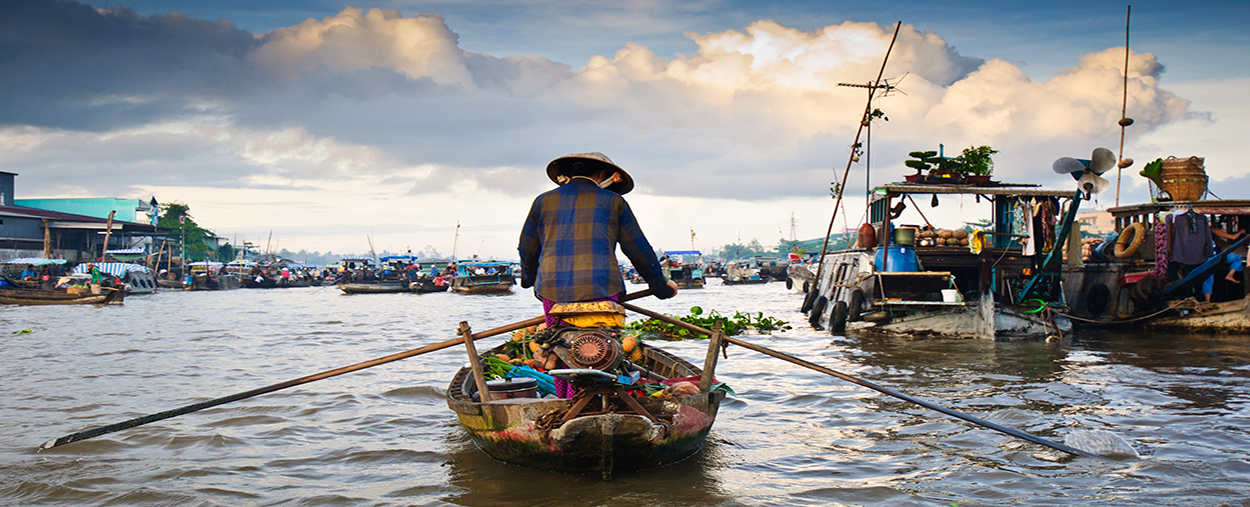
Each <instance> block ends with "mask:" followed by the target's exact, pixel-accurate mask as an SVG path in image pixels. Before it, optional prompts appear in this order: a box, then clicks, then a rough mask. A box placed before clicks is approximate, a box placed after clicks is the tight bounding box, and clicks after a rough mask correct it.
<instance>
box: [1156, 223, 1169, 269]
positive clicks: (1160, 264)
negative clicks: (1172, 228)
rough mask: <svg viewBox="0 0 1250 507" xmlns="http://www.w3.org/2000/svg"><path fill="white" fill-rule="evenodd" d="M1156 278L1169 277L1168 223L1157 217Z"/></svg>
mask: <svg viewBox="0 0 1250 507" xmlns="http://www.w3.org/2000/svg"><path fill="white" fill-rule="evenodd" d="M1154 276H1155V278H1158V279H1160V280H1166V279H1167V276H1168V223H1167V220H1160V219H1159V217H1155V273H1154Z"/></svg>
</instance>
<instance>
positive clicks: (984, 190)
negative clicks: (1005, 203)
mask: <svg viewBox="0 0 1250 507" xmlns="http://www.w3.org/2000/svg"><path fill="white" fill-rule="evenodd" d="M873 192H874V193H884V192H889V193H891V194H901V195H905V194H965V195H976V194H979V195H1009V196H1023V197H1072V195H1073V194H1076V188H1075V187H1073V188H1072V189H1070V190H1059V189H1051V188H1037V185H1032V184H1024V183H1004V184H1001V185H1000V186H997V187H974V186H970V185H917V184H914V183H891V184H889V185H882V186H880V187H877V188H874V189H873Z"/></svg>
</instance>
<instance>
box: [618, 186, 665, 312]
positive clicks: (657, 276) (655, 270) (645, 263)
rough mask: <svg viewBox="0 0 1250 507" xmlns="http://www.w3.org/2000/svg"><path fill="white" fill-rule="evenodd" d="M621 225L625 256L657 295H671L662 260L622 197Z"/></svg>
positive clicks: (621, 240) (622, 249)
mask: <svg viewBox="0 0 1250 507" xmlns="http://www.w3.org/2000/svg"><path fill="white" fill-rule="evenodd" d="M619 226H620V236H618V241H619V243H620V245H621V251H623V252H625V257H628V258H629V261H630V262H632V263H633V264H634V269H636V270H637V271H638V274H639V275H641V276H642V279H643V280H646V281H647V286H648V287H650V288H651V292H652V293H653V294H655V296H657V297H660V298H661V299H663V298H666V297H668V296H670V295H671V293H672V289H671V288H669V286H668V279H667V278H666V277H665V276H664V269H663V268H661V267H660V260H659V259H657V258H656V257H655V250H654V249H653V248H651V243H649V242H647V237H646V236H644V235H643V234H642V228H641V227H639V226H638V220H637V219H636V218H634V212H633V210H631V209H630V207H629V203H628V202H625V200H624V199H621V214H620V221H619Z"/></svg>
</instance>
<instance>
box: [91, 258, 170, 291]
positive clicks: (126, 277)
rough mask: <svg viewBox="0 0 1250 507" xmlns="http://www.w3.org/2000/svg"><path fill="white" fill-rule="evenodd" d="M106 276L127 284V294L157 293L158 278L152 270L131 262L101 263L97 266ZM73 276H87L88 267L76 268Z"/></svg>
mask: <svg viewBox="0 0 1250 507" xmlns="http://www.w3.org/2000/svg"><path fill="white" fill-rule="evenodd" d="M95 266H96V267H97V268H100V271H101V272H102V273H105V274H109V275H113V276H115V277H117V278H119V279H121V281H122V283H124V284H126V287H125V290H126V294H151V293H153V292H156V289H157V283H156V276H155V275H153V274H152V270H151V269H148V268H146V267H144V266H140V265H138V264H131V263H129V262H101V263H98V264H96V265H95ZM71 272H72V273H73V274H76V275H86V274H87V265H86V264H79V265H77V266H74V269H73V271H71Z"/></svg>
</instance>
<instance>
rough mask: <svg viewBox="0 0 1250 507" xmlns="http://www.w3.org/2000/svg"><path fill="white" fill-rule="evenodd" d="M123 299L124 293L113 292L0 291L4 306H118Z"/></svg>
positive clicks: (0, 298)
mask: <svg viewBox="0 0 1250 507" xmlns="http://www.w3.org/2000/svg"><path fill="white" fill-rule="evenodd" d="M123 298H125V293H123V292H121V291H115V290H106V291H104V292H102V293H100V294H70V293H68V292H61V291H56V290H38V289H5V290H0V304H6V305H24V306H40V305H103V304H116V305H120V304H122V299H123Z"/></svg>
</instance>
